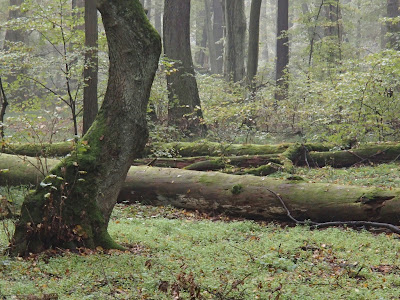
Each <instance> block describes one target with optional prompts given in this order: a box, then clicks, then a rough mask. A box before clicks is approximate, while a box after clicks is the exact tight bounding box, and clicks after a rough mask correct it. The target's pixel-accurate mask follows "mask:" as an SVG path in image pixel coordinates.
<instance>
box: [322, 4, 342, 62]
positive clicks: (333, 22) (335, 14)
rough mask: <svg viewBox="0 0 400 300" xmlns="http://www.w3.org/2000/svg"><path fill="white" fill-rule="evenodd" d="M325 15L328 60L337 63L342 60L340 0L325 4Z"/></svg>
mask: <svg viewBox="0 0 400 300" xmlns="http://www.w3.org/2000/svg"><path fill="white" fill-rule="evenodd" d="M325 16H326V19H327V25H326V26H325V30H324V35H325V41H326V42H328V43H329V44H328V53H327V54H328V57H327V59H328V62H331V63H335V62H336V61H338V60H339V61H340V60H342V32H343V28H342V22H341V19H342V13H341V9H340V0H335V1H334V4H331V3H329V4H326V5H325Z"/></svg>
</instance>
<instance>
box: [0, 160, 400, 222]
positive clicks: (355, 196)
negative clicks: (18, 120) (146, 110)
mask: <svg viewBox="0 0 400 300" xmlns="http://www.w3.org/2000/svg"><path fill="white" fill-rule="evenodd" d="M3 155H5V154H3ZM3 155H1V156H0V158H1V157H2V156H3ZM1 161H2V160H1V159H0V162H1ZM4 161H11V160H8V159H7V160H4ZM13 163H23V162H22V161H21V160H20V161H19V162H18V159H16V160H15V161H13ZM48 163H49V164H50V165H52V164H56V163H57V161H55V160H49V161H48ZM0 166H1V167H2V168H7V169H9V170H10V171H9V172H7V173H3V174H2V173H0V179H1V182H2V183H3V182H5V178H6V177H7V176H10V174H11V173H13V172H14V171H15V168H11V166H9V165H6V164H4V163H3V164H0ZM25 173H26V174H32V182H34V181H36V180H37V176H35V173H34V167H33V166H32V165H31V164H28V165H26V168H25ZM19 174H21V173H19ZM15 177H18V176H15ZM39 177H40V176H39ZM271 191H274V192H275V193H278V194H280V196H281V197H282V198H283V199H284V201H285V202H286V203H287V205H288V207H289V209H290V210H291V212H292V215H293V216H294V217H295V218H297V219H299V220H304V219H311V220H313V221H316V222H324V221H348V220H368V221H379V222H387V223H392V224H395V225H397V224H399V222H400V218H399V215H400V189H391V190H384V189H379V188H365V187H359V186H342V185H335V184H318V183H307V182H305V181H302V180H301V178H298V177H289V179H288V180H278V179H272V178H266V177H255V176H248V175H242V176H237V175H228V174H222V173H218V172H196V171H188V170H180V169H173V168H169V169H166V168H157V167H131V169H130V170H129V172H128V176H127V179H126V181H125V183H124V186H123V188H122V190H121V193H120V195H119V197H118V199H119V201H125V200H127V201H131V202H135V201H139V202H142V203H144V204H151V205H173V206H176V207H181V208H186V209H195V210H199V211H207V212H216V213H225V214H227V215H234V216H240V217H244V218H255V219H264V220H284V221H288V218H287V215H286V211H285V210H284V209H283V207H282V205H281V203H280V202H279V200H278V199H277V198H276V197H275V196H274V194H273V193H271Z"/></svg>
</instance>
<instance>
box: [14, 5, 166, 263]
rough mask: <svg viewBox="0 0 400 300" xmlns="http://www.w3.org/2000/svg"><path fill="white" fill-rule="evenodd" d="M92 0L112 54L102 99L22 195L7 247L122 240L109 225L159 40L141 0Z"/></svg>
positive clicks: (140, 135)
mask: <svg viewBox="0 0 400 300" xmlns="http://www.w3.org/2000/svg"><path fill="white" fill-rule="evenodd" d="M96 4H97V8H98V9H99V11H100V12H101V14H102V18H103V24H104V28H105V31H106V36H107V41H108V47H109V58H110V69H109V81H108V87H107V92H106V95H105V98H104V102H103V105H102V107H101V109H100V111H99V114H98V115H97V117H96V120H95V122H94V123H93V125H92V126H91V127H90V130H89V131H88V132H87V134H86V135H85V136H84V137H83V139H82V140H81V141H77V143H76V145H75V148H76V149H75V151H73V152H72V153H71V155H70V156H68V157H66V158H65V159H64V160H63V161H62V162H61V163H60V164H58V165H57V166H56V167H55V168H54V169H53V170H52V171H51V174H53V175H49V176H47V177H46V178H45V179H44V180H43V181H42V183H41V184H40V185H39V186H38V188H37V190H36V191H35V192H34V193H31V194H29V195H27V196H26V198H25V201H24V203H23V205H22V208H21V217H20V219H19V221H18V222H17V224H16V228H15V233H14V238H13V242H12V246H11V249H10V253H11V254H12V255H25V254H28V253H30V252H40V251H42V250H45V249H48V248H53V247H54V248H55V247H61V248H75V247H90V248H94V247H96V246H101V247H103V248H121V247H120V246H119V245H117V244H116V243H115V242H114V241H113V240H112V239H111V237H110V236H109V234H108V232H107V225H108V221H109V218H110V214H111V212H112V209H113V207H114V205H115V203H116V201H117V196H118V192H119V190H120V187H121V186H122V184H123V181H124V179H125V177H126V174H127V172H128V170H129V168H130V166H131V164H132V162H133V160H134V158H135V157H137V156H139V154H140V152H141V151H142V150H143V148H144V146H145V144H146V142H147V136H148V129H147V124H146V110H147V102H148V99H149V96H150V89H151V85H152V82H153V79H154V75H155V72H156V70H157V67H158V59H159V55H160V53H161V43H160V38H159V35H158V34H157V32H156V31H155V30H154V29H153V28H152V27H151V25H150V23H149V21H148V19H147V17H146V15H145V12H144V10H143V9H142V6H141V5H140V2H139V0H131V1H111V0H98V1H96Z"/></svg>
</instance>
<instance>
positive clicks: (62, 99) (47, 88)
mask: <svg viewBox="0 0 400 300" xmlns="http://www.w3.org/2000/svg"><path fill="white" fill-rule="evenodd" d="M21 76H23V77H25V78H28V79H30V80H32V81H34V82H36V83H37V84H39V85H40V86H42V87H43V88H44V89H46V90H47V91H49V92H50V93H52V94H53V95H54V96H57V97H58V98H59V99H60V100H61V101H63V102H64V103H65V104H67V105H68V106H70V104H69V102H68V101H67V100H65V99H64V98H63V97H62V96H61V95H60V94H59V93H57V92H56V91H54V90H52V89H51V88H49V87H48V86H46V85H45V84H44V83H42V82H40V81H39V80H37V79H35V78H33V77H30V76H27V75H25V74H21Z"/></svg>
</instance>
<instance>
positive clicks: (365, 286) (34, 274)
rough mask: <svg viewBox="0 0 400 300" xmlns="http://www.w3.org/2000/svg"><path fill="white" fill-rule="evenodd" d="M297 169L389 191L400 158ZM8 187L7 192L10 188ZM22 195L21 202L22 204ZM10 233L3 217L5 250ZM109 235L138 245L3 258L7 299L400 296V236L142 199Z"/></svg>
mask: <svg viewBox="0 0 400 300" xmlns="http://www.w3.org/2000/svg"><path fill="white" fill-rule="evenodd" d="M296 173H297V174H298V175H301V176H303V177H304V178H305V179H306V180H309V181H329V180H330V181H337V182H338V183H348V182H352V183H353V184H361V185H367V184H371V185H381V186H386V187H390V186H396V185H397V182H398V180H400V179H399V174H398V173H399V172H398V166H397V165H395V164H392V165H382V166H379V167H376V168H373V169H372V168H371V169H370V167H364V168H355V169H346V170H334V169H329V168H323V169H320V170H308V169H297V170H296ZM373 174H375V176H373ZM281 175H282V176H283V174H281ZM277 176H278V175H277ZM356 179H357V180H356ZM0 192H1V193H2V194H4V195H5V194H6V191H5V190H4V189H2V190H0ZM13 194H17V193H15V192H14V193H13ZM7 195H8V194H7ZM18 197H20V196H18V195H17V196H15V198H14V200H13V201H15V202H18ZM7 230H12V222H11V221H10V220H3V221H2V223H1V230H0V233H1V238H0V246H1V248H2V250H4V249H5V248H6V245H7V239H8V236H7ZM109 231H110V234H111V235H112V236H113V237H114V238H115V239H116V240H117V241H118V242H119V243H121V244H123V245H125V246H126V247H128V248H129V250H127V251H107V252H105V251H102V249H98V250H97V251H90V250H87V249H80V251H77V252H62V251H58V250H55V251H49V252H46V253H44V254H41V255H38V256H37V255H35V256H31V257H29V258H27V259H11V258H9V257H8V256H6V255H0V298H1V297H3V298H4V299H28V298H26V297H25V298H24V297H23V295H24V296H27V295H35V296H36V297H41V298H29V299H44V298H43V295H49V294H54V295H58V297H59V299H191V294H192V297H194V298H193V299H399V297H400V240H399V236H398V235H395V234H386V233H380V234H376V233H371V232H367V231H365V230H360V231H355V230H352V229H347V228H329V229H326V230H311V229H309V228H307V227H301V226H296V227H287V226H283V225H282V224H264V223H256V222H252V221H243V220H230V219H228V218H225V217H223V216H216V217H213V216H208V215H202V214H199V213H196V212H187V211H182V210H177V209H174V208H170V207H161V208H155V207H145V206H142V205H139V204H136V205H132V206H125V205H118V206H117V207H116V209H115V210H114V213H113V217H112V221H111V223H110V226H109ZM179 297H180V298H179Z"/></svg>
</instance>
